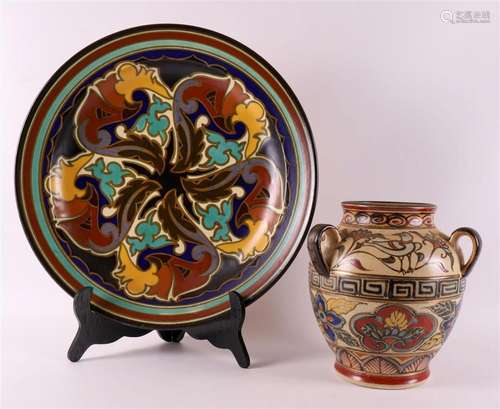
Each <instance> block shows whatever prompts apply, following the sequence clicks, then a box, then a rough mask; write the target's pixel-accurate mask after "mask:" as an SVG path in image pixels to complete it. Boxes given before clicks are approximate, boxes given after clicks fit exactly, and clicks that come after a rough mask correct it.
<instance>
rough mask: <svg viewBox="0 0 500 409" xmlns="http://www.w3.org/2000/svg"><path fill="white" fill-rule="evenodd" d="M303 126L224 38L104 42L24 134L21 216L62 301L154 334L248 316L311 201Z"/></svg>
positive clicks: (295, 243)
mask: <svg viewBox="0 0 500 409" xmlns="http://www.w3.org/2000/svg"><path fill="white" fill-rule="evenodd" d="M315 179H316V174H315V157H314V148H313V145H312V139H311V134H310V132H309V127H308V124H307V121H306V118H305V115H304V113H303V111H302V109H301V107H300V105H299V102H298V101H297V99H296V98H295V97H294V95H293V93H292V91H291V90H290V89H289V87H288V86H287V85H286V84H285V82H284V81H283V79H282V78H281V77H280V76H279V74H278V73H277V72H276V71H275V70H274V69H272V67H270V65H269V64H267V63H266V62H265V61H264V60H263V59H262V58H260V57H259V56H257V55H256V54H255V53H253V52H252V51H250V50H249V49H247V48H246V47H244V46H242V45H241V44H239V43H237V42H235V41H234V40H231V39H229V38H227V37H225V36H222V35H219V34H217V33H214V32H210V31H206V30H203V29H198V28H194V27H188V26H175V25H160V26H145V27H138V28H135V29H131V30H127V31H124V32H120V33H117V34H114V35H112V36H110V37H107V38H104V39H103V40H100V41H98V42H97V43H95V44H93V45H91V46H89V47H88V48H86V49H84V50H82V51H81V52H80V53H78V54H77V55H76V56H74V57H73V58H71V59H70V60H69V61H68V62H67V63H66V64H65V65H64V66H63V67H62V68H61V69H59V71H57V73H56V74H55V75H54V76H53V77H52V78H51V79H50V81H49V83H48V84H47V86H46V87H45V88H44V89H43V91H42V92H41V94H40V96H39V97H38V99H37V101H36V102H35V104H34V106H33V108H32V110H31V112H30V114H29V117H28V119H27V122H26V125H25V128H24V131H23V135H22V139H21V143H20V146H19V151H18V161H17V173H16V183H17V194H18V205H19V209H20V213H21V216H22V220H23V224H24V226H25V230H26V233H27V234H28V236H29V238H30V241H31V243H32V245H33V247H34V248H35V250H36V252H37V254H38V256H39V258H40V259H41V261H42V262H43V264H44V265H45V267H46V268H47V269H48V270H49V272H50V273H51V274H52V276H53V277H54V278H55V279H56V280H57V281H58V282H59V284H60V285H61V286H62V287H64V288H65V289H66V290H67V291H68V292H69V293H70V294H75V292H77V291H78V290H79V289H81V288H82V287H86V286H91V287H93V289H94V297H93V299H92V303H93V304H94V306H95V307H96V308H97V309H98V310H100V311H101V312H104V313H106V314H108V315H110V316H112V317H114V318H117V319H119V320H122V321H125V322H129V323H136V324H137V323H138V324H140V325H150V326H153V327H161V326H175V325H179V324H190V323H196V322H200V321H203V320H207V319H209V318H211V317H215V316H217V315H219V314H221V313H223V312H225V311H227V310H228V309H229V302H228V293H229V292H230V291H237V292H238V293H240V294H241V295H242V296H243V297H244V299H245V301H246V303H247V304H248V303H250V302H252V301H254V300H255V299H257V298H258V297H259V296H260V295H262V294H263V293H264V291H266V290H267V289H268V288H269V287H270V286H271V285H272V284H273V283H274V282H275V281H276V280H277V279H278V278H279V276H280V275H281V273H283V272H284V270H285V269H286V266H287V265H288V264H289V262H290V261H291V259H292V258H293V257H294V255H295V253H296V251H297V249H298V248H299V246H300V243H301V241H302V238H303V236H304V235H305V233H306V231H307V228H308V224H309V220H310V216H311V213H312V210H313V204H314V196H315V191H316V183H315Z"/></svg>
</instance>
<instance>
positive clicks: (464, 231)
mask: <svg viewBox="0 0 500 409" xmlns="http://www.w3.org/2000/svg"><path fill="white" fill-rule="evenodd" d="M464 236H465V237H468V238H469V239H470V240H471V242H472V251H471V254H470V256H469V258H468V259H467V261H464V257H463V254H462V252H461V251H460V249H459V247H458V243H457V242H458V239H459V238H460V237H464ZM450 244H451V245H452V247H453V248H455V250H456V251H457V253H458V257H459V259H460V269H461V270H462V277H464V278H465V277H467V276H468V275H469V273H470V272H471V270H472V267H474V264H476V261H477V258H478V256H479V253H481V236H479V233H478V232H477V231H475V230H474V229H471V228H470V227H460V228H458V229H456V230H455V231H454V232H453V233H451V235H450Z"/></svg>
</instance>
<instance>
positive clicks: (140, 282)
mask: <svg viewBox="0 0 500 409" xmlns="http://www.w3.org/2000/svg"><path fill="white" fill-rule="evenodd" d="M118 259H119V264H118V269H117V270H116V271H114V272H113V276H114V277H115V278H117V279H118V281H119V283H120V286H122V287H125V290H126V291H127V292H128V293H129V294H130V295H131V296H134V297H137V296H140V295H143V294H144V293H146V291H147V290H148V289H149V288H150V287H151V286H153V285H155V284H157V283H158V276H157V275H156V273H157V272H158V268H157V267H156V266H155V265H151V267H150V268H148V269H147V270H146V271H143V270H141V269H139V268H138V267H137V266H136V265H135V263H134V262H133V261H132V259H131V258H130V256H129V254H128V250H127V247H126V246H125V245H124V244H121V245H120V250H119V253H118Z"/></svg>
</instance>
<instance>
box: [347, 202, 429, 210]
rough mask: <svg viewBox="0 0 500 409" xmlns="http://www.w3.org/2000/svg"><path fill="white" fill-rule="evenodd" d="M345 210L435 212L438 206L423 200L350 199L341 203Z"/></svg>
mask: <svg viewBox="0 0 500 409" xmlns="http://www.w3.org/2000/svg"><path fill="white" fill-rule="evenodd" d="M341 205H342V208H343V209H344V210H356V211H369V212H398V213H413V212H418V213H434V212H435V211H436V208H437V206H436V205H434V204H432V203H421V202H391V201H377V200H348V201H343V202H342V203H341Z"/></svg>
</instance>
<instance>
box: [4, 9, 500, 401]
mask: <svg viewBox="0 0 500 409" xmlns="http://www.w3.org/2000/svg"><path fill="white" fill-rule="evenodd" d="M445 9H449V10H457V9H458V10H489V11H490V13H491V20H492V21H491V23H489V24H454V25H453V24H447V23H443V22H442V21H441V20H440V14H441V11H442V10H445ZM2 15H3V21H2V22H1V24H0V26H1V29H2V39H3V46H2V52H1V54H0V58H1V61H2V64H1V69H2V74H1V76H0V77H1V81H2V93H1V98H0V100H1V104H2V108H1V110H0V111H1V113H2V121H1V122H2V129H1V133H0V136H1V140H2V149H1V151H2V159H1V166H2V176H1V179H2V183H3V185H2V191H1V203H2V206H3V211H2V218H3V221H2V224H1V229H2V239H3V246H2V250H3V255H2V258H1V260H2V267H1V277H2V290H3V293H2V314H3V315H2V328H1V335H2V336H1V339H2V356H1V370H2V373H1V377H2V383H1V385H2V390H1V394H2V397H1V403H2V405H3V406H4V407H121V408H124V407H329V408H333V407H384V408H404V407H425V408H431V407H494V406H496V407H498V405H500V400H499V346H498V343H499V336H498V335H499V333H498V322H499V302H498V301H499V293H498V291H499V280H498V275H499V274H500V269H499V267H500V265H499V256H498V254H499V251H500V246H499V235H498V232H499V218H498V212H499V202H498V200H499V197H498V192H499V168H498V162H499V133H498V91H499V89H498V74H499V66H498V56H499V50H498V45H499V44H498V35H499V32H498V20H497V19H498V6H497V4H495V3H489V4H486V3H468V4H467V3H441V4H436V3H428V2H425V3H398V4H397V3H383V4H379V3H363V4H354V3H351V4H345V3H305V2H304V3H284V2H281V3H245V2H233V3H190V2H185V3H183V4H180V3H169V2H161V3H160V2H157V3H140V4H137V3H124V2H119V3H104V2H101V3H98V4H92V3H85V4H81V3H66V4H53V3H37V4H30V3H15V4H14V3H4V5H3V13H2ZM149 23H184V24H193V25H199V26H202V27H206V28H209V29H212V30H216V31H219V32H221V33H223V34H226V35H229V36H231V37H233V38H235V39H237V40H239V41H241V42H243V43H244V44H246V45H248V46H249V47H250V48H252V49H253V50H255V51H256V52H257V53H259V54H260V55H262V56H263V57H264V58H265V59H267V60H268V61H269V62H270V63H271V64H272V65H273V66H274V67H275V68H276V69H277V70H278V71H279V72H280V73H281V74H282V75H283V77H284V78H285V79H286V80H287V82H288V83H289V84H290V86H291V87H292V89H293V90H294V91H295V93H296V94H297V96H298V98H299V99H300V101H301V103H302V105H303V107H304V109H305V111H306V113H307V115H308V118H309V121H310V123H311V126H312V129H313V133H314V137H315V141H316V146H317V150H318V161H319V175H320V187H319V195H318V204H317V209H316V213H315V217H314V221H315V222H330V223H337V222H338V221H339V218H340V206H339V202H340V201H341V200H348V199H351V200H352V199H359V200H403V201H426V202H432V203H436V204H437V205H438V214H437V223H438V226H439V227H440V228H441V229H442V230H443V231H444V232H448V233H449V232H451V231H452V230H453V229H455V228H457V227H459V226H462V225H466V226H471V227H474V228H476V229H477V230H478V231H479V232H480V233H481V235H482V237H483V240H484V248H483V254H482V256H481V258H480V260H479V262H478V264H477V266H476V268H475V271H474V272H473V273H472V275H471V276H470V280H469V281H468V287H467V292H466V295H465V299H464V303H463V308H462V312H461V316H460V318H459V319H458V321H457V324H456V326H455V329H454V331H453V332H452V335H451V336H450V338H449V339H448V341H447V344H446V345H445V347H444V348H443V349H442V351H441V352H440V353H439V355H438V356H437V358H435V360H434V361H433V362H432V365H431V370H432V375H431V379H430V380H429V381H428V382H427V383H426V384H425V385H423V386H421V387H419V388H416V389H412V390H406V391H378V390H370V389H365V388H360V387H356V386H353V385H350V384H347V383H345V382H343V381H341V380H340V379H339V378H337V376H336V375H335V373H334V371H333V366H332V362H333V355H332V354H331V352H330V351H329V349H328V348H327V346H326V344H325V342H324V340H323V339H322V337H321V335H320V332H319V330H318V328H317V327H316V323H315V322H314V319H313V314H312V309H311V306H310V302H309V296H308V292H307V274H306V266H307V262H308V256H307V253H306V251H305V248H303V249H302V250H301V252H300V254H299V255H298V257H297V258H296V260H295V262H294V263H293V265H292V267H291V268H290V269H289V271H288V272H287V273H286V274H285V275H284V276H283V278H282V280H280V281H279V282H278V283H277V285H276V286H275V287H274V288H273V289H272V290H271V291H270V292H269V293H267V294H266V295H265V296H264V297H263V298H262V299H261V300H259V302H258V303H256V304H254V305H252V306H251V307H249V309H248V310H247V320H246V323H245V326H244V337H245V339H246V342H247V346H248V350H249V352H250V355H251V358H252V366H251V368H250V369H248V370H243V369H240V368H239V367H238V366H237V365H236V363H235V362H234V360H233V357H232V356H231V354H230V353H229V352H228V351H223V350H218V349H215V348H213V347H212V346H211V345H209V344H208V343H207V342H206V341H194V340H192V339H185V341H183V342H182V344H180V345H167V344H165V343H164V342H162V341H161V340H160V339H159V338H158V337H157V336H156V334H154V333H152V334H149V335H148V336H146V337H143V338H136V339H133V338H129V339H123V340H121V341H119V342H117V343H115V344H111V345H100V346H94V347H92V348H91V349H90V350H89V351H88V352H87V354H86V355H85V356H84V359H83V360H82V361H81V362H79V363H77V364H72V363H70V362H69V361H67V359H66V357H65V354H66V350H67V347H68V346H69V344H70V342H71V340H72V337H73V335H74V333H75V331H76V322H75V319H74V317H73V313H72V305H71V299H70V298H69V297H68V296H67V295H66V294H65V293H64V292H63V291H62V290H60V289H59V288H58V287H57V285H56V284H55V283H54V282H53V281H52V280H51V279H50V277H49V276H48V275H47V274H46V273H45V272H44V271H43V269H42V267H41V266H40V264H39V263H38V261H37V259H36V258H35V256H34V254H33V252H32V251H31V249H30V248H29V245H28V242H27V240H26V239H25V237H24V235H23V232H22V230H21V226H20V222H19V219H18V216H17V210H16V207H15V200H14V187H13V180H14V158H15V153H16V148H17V142H18V138H19V135H20V132H21V128H22V125H23V121H24V119H25V117H26V115H27V113H28V111H29V109H30V106H31V104H32V102H33V100H34V99H35V97H36V95H37V93H38V92H39V91H40V89H41V88H42V86H43V85H44V83H45V82H46V81H47V80H48V78H49V77H50V76H51V75H52V73H53V72H54V71H55V70H56V69H57V68H58V67H59V66H60V65H61V64H63V63H64V62H65V61H66V60H67V59H68V58H69V57H71V56H72V55H73V54H75V53H76V52H77V51H78V50H80V49H81V48H83V47H84V46H86V45H87V44H89V43H91V42H93V41H95V40H97V39H99V38H100V37H102V36H104V35H107V34H110V33H112V32H115V31H118V30H121V29H125V28H128V27H130V26H135V25H140V24H149Z"/></svg>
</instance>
